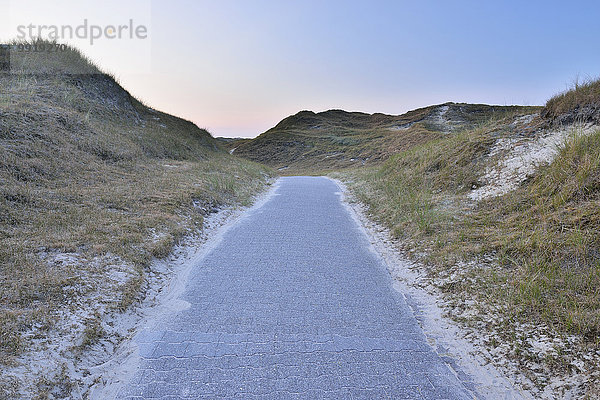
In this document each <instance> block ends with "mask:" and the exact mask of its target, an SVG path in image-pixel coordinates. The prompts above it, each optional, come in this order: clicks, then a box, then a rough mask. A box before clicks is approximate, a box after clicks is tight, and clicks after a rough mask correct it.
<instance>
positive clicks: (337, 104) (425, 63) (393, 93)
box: [0, 0, 600, 137]
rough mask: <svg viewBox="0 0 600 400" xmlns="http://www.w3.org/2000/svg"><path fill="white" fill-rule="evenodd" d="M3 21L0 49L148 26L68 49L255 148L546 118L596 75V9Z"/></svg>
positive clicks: (159, 5) (21, 14)
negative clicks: (539, 109)
mask: <svg viewBox="0 0 600 400" xmlns="http://www.w3.org/2000/svg"><path fill="white" fill-rule="evenodd" d="M0 7H2V10H3V11H4V12H3V15H2V16H0V23H1V26H2V28H1V30H0V38H1V39H3V40H6V39H10V38H12V37H16V35H17V31H16V26H17V25H19V24H28V23H35V24H45V25H51V24H64V23H69V24H76V23H81V22H82V21H83V20H84V19H88V20H89V22H90V23H97V24H99V25H102V24H107V23H113V24H120V23H126V22H127V21H129V20H130V19H132V20H133V21H134V22H135V23H138V24H145V25H147V27H148V37H147V38H146V39H122V40H108V39H99V40H98V41H97V43H94V44H93V45H90V44H89V43H88V42H87V41H85V40H66V42H70V43H73V44H75V45H77V46H78V47H80V48H81V49H82V50H83V51H84V53H86V54H87V55H89V56H90V57H91V58H92V59H93V60H94V61H96V62H97V63H98V64H100V65H101V66H102V68H104V69H106V70H108V71H109V72H111V73H113V74H115V75H116V76H117V78H118V79H119V81H120V83H121V84H122V85H123V86H124V87H125V88H126V89H127V90H129V91H130V92H131V93H132V94H133V95H135V96H136V97H138V98H140V99H142V100H143V101H145V102H146V103H147V104H148V105H150V106H152V107H154V108H157V109H160V110H162V111H165V112H169V113H172V114H175V115H178V116H181V117H184V118H186V119H189V120H192V121H193V122H195V123H196V124H197V125H199V126H200V127H204V128H207V129H208V130H209V131H210V132H211V133H212V134H213V135H214V136H243V137H252V136H256V135H258V134H259V133H262V132H264V131H265V130H267V129H268V128H270V127H272V126H273V125H275V124H276V123H277V122H278V121H279V120H281V119H282V118H284V117H286V116H288V115H290V114H294V113H296V112H298V111H300V110H304V109H308V110H313V111H323V110H327V109H332V108H339V109H345V110H348V111H363V112H368V113H373V112H383V113H388V114H401V113H404V112H406V111H408V110H411V109H414V108H418V107H423V106H427V105H431V104H438V103H443V102H447V101H455V102H469V103H489V104H502V105H504V104H525V105H534V104H543V103H544V102H545V101H546V100H547V99H548V98H549V97H550V96H552V95H553V94H556V93H557V92H560V91H562V90H564V89H565V88H566V86H567V85H569V84H570V83H572V82H573V81H574V80H575V79H577V77H579V79H580V80H582V79H585V78H590V77H597V76H598V75H600V24H599V23H598V21H600V2H598V1H570V2H566V1H554V2H553V1H494V2H491V1H481V0H479V1H350V0H345V1H324V0H321V1H307V0H303V1H252V0H246V1H214V0H213V1H183V0H170V1H158V0H156V1H151V2H150V1H146V0H131V1H124V0H120V1H114V0H109V1H102V2H100V1H96V0H94V1H64V0H63V1H52V2H49V1H47V0H44V1H23V0H20V1H7V0H0ZM6 10H9V12H6ZM64 21H67V22H64Z"/></svg>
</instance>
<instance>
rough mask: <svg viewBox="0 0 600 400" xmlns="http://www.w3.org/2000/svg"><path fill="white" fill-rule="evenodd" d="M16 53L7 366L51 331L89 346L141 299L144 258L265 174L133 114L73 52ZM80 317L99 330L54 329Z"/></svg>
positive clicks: (7, 116) (127, 100) (1, 231)
mask: <svg viewBox="0 0 600 400" xmlns="http://www.w3.org/2000/svg"><path fill="white" fill-rule="evenodd" d="M41 44H44V42H41ZM13 45H14V46H13V52H12V59H11V64H12V65H11V66H12V72H11V73H0V88H1V92H0V265H1V268H0V362H1V363H2V364H4V366H6V367H8V366H15V365H17V364H15V363H18V357H19V355H21V354H22V353H23V352H26V351H28V350H31V348H32V347H31V346H32V343H33V341H37V340H38V339H43V338H45V337H50V336H51V335H52V333H53V332H54V333H56V332H59V333H60V332H61V329H64V330H65V332H67V331H68V332H71V333H72V332H75V333H76V336H77V337H78V339H77V342H76V343H73V347H74V348H79V349H81V348H85V347H86V346H89V345H90V344H91V343H93V342H94V340H97V339H98V336H101V335H102V330H101V329H95V328H94V327H97V326H98V324H99V320H101V318H102V316H103V315H105V314H111V313H117V312H119V311H122V310H125V309H127V308H128V307H129V306H130V305H131V304H132V303H134V302H135V301H137V300H138V299H140V298H141V296H143V290H144V288H145V277H146V275H147V274H148V273H149V270H148V266H149V262H150V260H151V259H152V258H154V257H159V258H160V257H164V256H166V255H167V254H168V253H169V252H170V249H171V247H172V246H173V245H174V244H175V243H176V242H177V241H178V240H179V239H180V238H181V237H182V236H183V235H185V234H187V233H189V232H192V231H193V230H196V229H199V228H201V227H202V222H203V218H204V217H205V216H206V215H207V214H209V213H210V212H211V211H214V210H215V209H216V208H218V207H221V206H223V205H232V204H244V203H246V202H248V201H249V200H250V199H251V197H252V195H253V194H254V193H256V192H257V191H258V190H260V189H261V188H262V187H264V185H265V183H266V179H267V178H268V176H269V175H270V172H269V170H268V169H267V168H266V167H262V166H259V165H257V164H254V163H252V162H249V161H245V160H241V159H237V158H234V157H232V156H229V154H227V152H226V151H225V150H223V149H221V148H220V147H219V146H218V144H217V142H216V141H215V140H214V139H213V138H212V137H211V136H210V134H209V133H208V132H206V131H204V130H202V129H199V128H198V127H196V126H195V125H194V124H192V123H191V122H188V121H184V120H182V119H179V118H176V117H173V116H170V115H167V114H164V113H161V112H158V111H155V110H153V109H151V108H149V107H147V106H146V105H144V104H142V103H141V102H139V101H138V100H136V99H135V98H133V97H132V96H130V95H129V93H127V92H126V91H125V90H124V89H123V88H121V87H120V86H119V85H118V83H117V82H115V80H114V79H113V78H112V77H110V76H108V75H105V74H103V73H101V71H99V70H98V69H97V68H96V67H95V66H94V65H93V64H91V63H90V62H89V61H88V60H87V59H85V57H83V56H82V55H81V54H80V53H79V52H78V51H77V50H75V49H73V48H68V50H67V51H66V52H54V53H48V52H40V53H35V52H19V51H17V50H16V47H15V46H16V43H13ZM90 299H95V300H93V301H92V300H90ZM79 309H85V310H86V313H87V314H90V315H92V316H95V317H93V318H91V319H90V320H86V321H79V322H78V323H76V324H74V326H68V325H63V323H64V321H63V320H62V318H63V317H64V313H65V311H66V310H69V312H73V313H75V314H77V311H78V310H79ZM0 368H3V367H2V366H0ZM1 383H2V382H0V386H2V385H1ZM4 383H6V382H4ZM6 390H9V389H6ZM10 390H12V389H10ZM6 393H8V392H6ZM6 393H5V394H6ZM0 397H2V396H1V395H0ZM9 397H10V396H9Z"/></svg>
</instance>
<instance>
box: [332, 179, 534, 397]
mask: <svg viewBox="0 0 600 400" xmlns="http://www.w3.org/2000/svg"><path fill="white" fill-rule="evenodd" d="M335 181H336V183H337V184H338V186H339V187H340V196H341V197H342V200H343V202H344V204H345V205H346V207H347V209H348V211H349V212H350V214H351V215H352V217H353V218H354V219H355V220H356V221H357V222H358V224H359V225H360V226H361V227H362V228H363V230H364V233H365V235H366V236H367V237H368V239H369V241H370V243H371V246H372V251H373V252H375V254H377V256H378V257H380V258H381V260H382V261H383V263H384V264H385V265H386V266H387V268H388V270H389V272H390V274H391V276H392V278H393V279H394V285H395V287H396V289H397V290H398V291H399V292H400V293H402V295H403V296H404V297H405V299H406V301H407V303H408V304H409V305H410V306H411V307H412V308H413V310H414V312H415V315H416V317H417V319H418V321H419V323H420V324H421V327H422V328H423V331H424V332H425V335H426V336H427V338H428V340H429V342H430V344H431V345H432V346H433V347H434V348H435V349H436V351H437V352H438V354H439V355H440V356H441V357H442V358H443V359H444V360H446V361H447V362H448V363H449V364H450V365H455V366H456V369H455V371H464V373H466V374H467V375H469V376H470V377H471V379H472V380H473V382H474V383H475V385H476V388H477V391H478V392H479V393H480V395H482V396H484V398H485V399H490V400H492V399H507V400H509V399H515V400H516V399H532V398H533V396H532V395H531V393H529V392H527V391H525V390H523V389H522V388H521V387H519V386H518V385H517V384H516V380H515V379H514V377H512V376H511V375H510V374H507V371H501V370H500V369H498V368H497V367H496V366H495V365H493V364H492V363H490V361H489V360H490V359H491V358H492V357H491V356H490V355H489V353H488V351H487V349H486V348H484V347H481V346H478V345H477V344H476V343H473V342H472V341H470V340H468V339H467V336H468V335H469V333H471V332H469V331H467V330H465V329H464V328H463V327H460V326H458V325H457V324H456V323H455V322H453V321H452V320H451V319H450V318H449V317H448V316H447V315H446V314H447V308H448V306H449V305H448V304H447V303H446V302H445V301H444V299H443V298H442V296H441V294H440V293H439V292H438V291H437V289H436V288H435V286H434V285H433V284H432V282H431V281H430V278H428V277H427V275H426V274H425V273H424V269H423V268H422V266H420V265H418V264H417V263H414V262H412V261H410V260H409V259H408V258H407V257H406V256H404V255H403V254H402V253H401V252H400V251H399V250H398V246H397V243H396V242H397V241H395V240H394V239H393V238H392V236H391V234H390V232H389V230H387V229H385V228H384V227H382V226H381V225H379V224H377V223H375V222H373V221H371V220H370V219H369V218H368V217H367V213H366V210H365V208H364V206H363V205H362V204H360V203H359V202H357V201H355V200H354V199H353V197H352V195H351V194H350V193H349V192H348V191H347V189H346V186H345V185H344V184H343V183H342V182H340V181H337V180H335ZM457 373H458V372H457Z"/></svg>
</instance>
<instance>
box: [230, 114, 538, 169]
mask: <svg viewBox="0 0 600 400" xmlns="http://www.w3.org/2000/svg"><path fill="white" fill-rule="evenodd" d="M538 111H539V108H538V107H518V106H488V105H482V104H456V103H446V104H442V105H438V106H430V107H425V108H421V109H417V110H413V111H410V112H408V113H406V114H403V115H399V116H394V115H385V114H365V113H359V112H347V111H343V110H329V111H324V112H320V113H314V112H312V111H301V112H299V113H297V114H295V115H292V116H290V117H287V118H285V119H283V120H282V121H281V122H279V123H278V124H277V125H276V126H275V127H273V128H271V129H270V130H268V131H267V132H265V133H263V134H261V135H260V136H258V137H257V138H255V139H252V140H247V139H245V140H238V141H235V140H234V141H229V142H228V143H227V147H228V148H230V149H235V151H234V154H236V155H239V156H241V157H245V158H248V159H251V160H254V161H258V162H261V163H264V164H267V165H269V166H272V167H276V168H280V169H282V170H283V172H282V173H285V174H307V173H310V174H314V173H323V172H324V171H329V170H336V169H339V168H352V167H357V166H362V165H367V166H368V165H373V164H377V163H380V162H382V161H385V160H386V159H387V158H389V157H390V156H391V155H393V154H396V153H398V152H401V151H403V150H406V149H408V148H410V147H412V146H414V145H418V144H422V143H425V142H428V141H430V140H435V139H438V138H440V137H442V136H444V135H445V134H447V133H449V132H453V131H457V130H460V129H464V128H466V127H473V126H476V125H478V124H480V123H482V122H484V121H486V120H489V119H490V118H492V119H502V118H504V117H506V116H509V115H514V114H518V113H521V114H523V113H536V112H538Z"/></svg>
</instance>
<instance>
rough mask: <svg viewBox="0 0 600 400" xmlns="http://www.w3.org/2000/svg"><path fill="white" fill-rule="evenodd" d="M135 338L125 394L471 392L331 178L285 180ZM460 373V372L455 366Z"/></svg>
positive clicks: (466, 395) (462, 395) (418, 395)
mask: <svg viewBox="0 0 600 400" xmlns="http://www.w3.org/2000/svg"><path fill="white" fill-rule="evenodd" d="M279 183H280V186H279V187H278V189H277V192H276V193H275V195H274V196H273V197H271V199H270V200H269V201H267V202H266V203H265V204H264V205H263V206H262V207H260V208H257V209H254V210H252V211H250V212H249V215H247V216H246V217H245V218H243V219H241V220H240V221H239V222H237V223H236V224H235V225H234V226H233V227H231V228H230V229H229V230H228V231H227V232H226V233H225V235H224V237H223V239H222V241H221V242H220V243H219V244H218V245H217V246H216V247H215V248H213V249H212V250H211V251H210V252H209V253H208V254H207V255H206V256H205V257H204V258H203V259H202V260H201V261H200V262H199V264H198V265H197V266H196V267H194V269H193V271H192V272H191V274H190V278H189V282H188V284H187V286H186V289H185V291H184V293H183V295H182V296H181V299H182V300H185V301H187V302H189V303H190V307H189V308H188V309H186V310H184V311H181V312H177V313H173V314H172V315H170V316H169V317H168V318H166V319H165V320H164V321H162V322H161V323H160V324H158V325H157V326H155V327H153V328H152V329H147V330H145V331H142V332H141V333H140V334H139V335H138V336H137V338H136V341H137V344H138V346H139V350H140V355H141V357H142V358H141V360H140V364H139V367H138V370H137V372H136V373H135V375H133V378H132V379H131V381H130V382H129V383H128V385H127V386H126V387H124V388H123V389H122V390H121V391H120V392H119V396H118V398H126V399H138V398H139V399H150V398H161V399H180V398H193V399H196V398H200V399H201V398H211V399H213V398H227V399H233V398H239V399H255V398H256V399H320V398H327V399H354V398H357V399H363V398H364V399H385V398H393V399H472V398H473V394H472V392H470V391H467V390H466V389H465V386H470V385H469V384H464V383H463V382H461V381H459V379H457V377H456V376H457V375H456V374H455V373H454V372H452V371H451V369H450V368H448V366H447V365H446V364H445V363H444V362H443V361H442V359H441V358H439V357H438V355H437V354H436V353H435V352H434V351H433V350H432V348H431V347H430V346H429V345H428V343H427V341H426V339H425V336H424V335H423V333H422V331H421V329H420V328H419V325H418V323H417V321H416V320H415V318H414V316H413V314H412V311H411V309H410V307H409V306H408V305H407V304H406V302H405V301H404V298H403V297H402V296H401V295H400V294H399V293H398V292H396V291H395V290H394V289H393V288H392V281H391V278H390V276H389V274H388V273H387V271H386V269H385V267H384V266H383V264H382V263H381V262H380V261H379V258H378V257H377V256H376V255H375V254H374V253H373V252H372V251H371V250H370V249H369V242H368V240H367V238H366V236H365V235H364V233H363V231H362V230H361V228H360V227H359V226H358V225H357V223H356V222H355V221H354V220H353V219H352V217H351V216H350V214H349V213H348V211H347V210H346V209H345V207H344V206H343V204H342V203H341V200H340V196H339V193H337V192H338V191H339V188H338V186H337V185H336V184H335V183H334V182H332V181H331V180H328V179H326V178H312V177H293V178H282V179H281V180H280V182H279ZM458 375H459V376H460V373H459V374H458Z"/></svg>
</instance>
